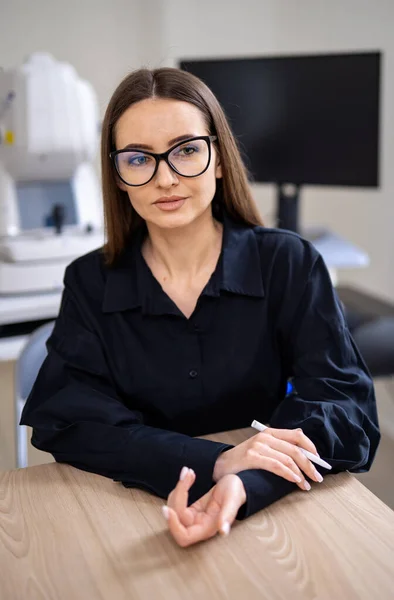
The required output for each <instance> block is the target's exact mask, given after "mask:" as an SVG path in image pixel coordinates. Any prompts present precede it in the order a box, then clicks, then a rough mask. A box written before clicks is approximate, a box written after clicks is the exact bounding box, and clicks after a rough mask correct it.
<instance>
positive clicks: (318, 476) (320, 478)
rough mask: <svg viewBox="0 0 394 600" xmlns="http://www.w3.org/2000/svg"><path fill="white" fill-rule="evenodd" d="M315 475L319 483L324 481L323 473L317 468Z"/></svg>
mask: <svg viewBox="0 0 394 600" xmlns="http://www.w3.org/2000/svg"><path fill="white" fill-rule="evenodd" d="M315 475H316V479H317V481H318V482H319V483H321V482H322V481H323V477H322V475H321V474H320V473H319V471H316V470H315Z"/></svg>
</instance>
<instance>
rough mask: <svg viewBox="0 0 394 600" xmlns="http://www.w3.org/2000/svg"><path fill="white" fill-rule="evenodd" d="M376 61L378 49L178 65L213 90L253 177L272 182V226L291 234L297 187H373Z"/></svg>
mask: <svg viewBox="0 0 394 600" xmlns="http://www.w3.org/2000/svg"><path fill="white" fill-rule="evenodd" d="M380 65H381V53H380V52H357V53H354V52H351V53H346V54H345V53H341V54H319V55H305V56H278V57H256V58H235V59H212V60H211V59H209V60H207V59H204V60H186V59H185V60H181V61H180V64H179V66H180V68H182V69H184V70H186V71H189V72H190V73H193V74H194V75H197V77H199V78H200V79H202V80H203V81H204V82H205V83H206V84H207V85H208V86H209V87H210V88H211V90H212V91H213V92H214V94H215V95H216V97H217V98H218V100H219V102H220V104H221V105H222V107H223V108H224V111H225V113H226V115H227V117H228V119H229V122H230V125H231V128H232V130H233V132H234V134H235V136H236V138H237V140H238V143H239V148H240V150H241V154H242V156H243V159H244V162H245V165H246V167H247V169H248V171H249V174H250V179H251V181H255V182H274V183H276V184H277V185H278V209H277V216H278V222H277V226H279V227H282V228H285V229H292V230H294V231H297V230H298V201H299V189H300V186H302V185H308V184H309V185H329V186H358V187H377V186H378V185H379V103H380ZM287 184H293V185H292V186H289V185H287ZM289 190H290V192H289Z"/></svg>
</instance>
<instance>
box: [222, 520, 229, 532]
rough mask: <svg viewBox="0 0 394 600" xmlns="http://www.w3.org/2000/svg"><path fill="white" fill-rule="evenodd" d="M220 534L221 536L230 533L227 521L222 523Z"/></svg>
mask: <svg viewBox="0 0 394 600" xmlns="http://www.w3.org/2000/svg"><path fill="white" fill-rule="evenodd" d="M220 533H221V534H222V535H228V534H229V533H230V523H229V522H228V521H225V522H224V523H223V525H222V526H221V528H220Z"/></svg>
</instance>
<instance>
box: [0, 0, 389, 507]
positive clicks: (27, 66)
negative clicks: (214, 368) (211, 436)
mask: <svg viewBox="0 0 394 600" xmlns="http://www.w3.org/2000/svg"><path fill="white" fill-rule="evenodd" d="M393 31H394V3H393V2H392V1H391V0H375V1H374V2H372V1H369V0H346V1H343V0H331V1H330V2H328V1H325V0H297V2H294V1H293V0H243V1H242V2H238V1H235V0H234V1H233V0H210V1H208V0H199V2H192V1H189V2H188V1H185V0H183V1H180V0H146V1H145V2H144V3H141V2H137V1H134V0H112V1H111V2H106V1H104V0H79V1H77V0H68V2H67V3H63V2H60V0H35V2H29V1H28V0H13V1H12V2H11V1H5V0H0V335H1V337H0V384H1V389H2V394H1V397H0V402H1V406H0V468H1V469H10V468H14V467H15V466H16V464H17V462H16V461H17V444H16V441H17V440H16V431H17V428H16V425H15V422H16V419H17V411H18V409H16V408H15V395H16V394H17V393H19V391H18V382H16V385H15V377H16V376H17V375H16V371H15V361H16V359H17V358H18V356H19V355H20V353H21V351H22V348H23V347H24V344H25V343H26V340H27V338H28V336H29V334H30V333H31V332H32V331H33V330H34V329H36V328H37V327H38V326H40V325H42V324H43V323H45V322H47V321H51V320H52V319H53V318H54V317H55V316H56V313H57V310H58V306H59V301H60V294H61V280H62V276H63V272H64V267H65V265H66V264H68V263H69V262H70V261H71V260H72V259H73V257H74V255H78V254H83V253H85V252H88V251H89V250H90V249H93V248H95V247H97V246H99V245H100V244H101V243H102V239H103V238H102V235H103V234H102V219H101V199H100V188H99V182H100V168H99V159H98V144H99V131H100V122H101V119H102V117H103V115H104V112H105V108H106V105H107V103H108V101H109V99H110V96H111V94H112V92H113V91H114V89H115V87H116V86H117V85H118V83H119V82H120V80H121V79H122V77H124V76H125V75H126V74H127V73H128V72H130V71H131V70H133V69H136V68H139V67H141V66H147V67H151V68H155V67H161V66H182V67H183V68H186V69H187V70H189V71H191V72H194V73H196V74H197V75H199V76H201V78H203V79H204V80H206V81H207V83H208V84H209V85H210V87H211V88H212V89H213V91H214V92H215V93H216V94H217V95H218V97H219V100H220V101H221V102H222V104H223V105H224V107H225V110H226V112H227V114H228V115H229V117H230V121H231V125H232V127H233V128H234V131H235V133H236V134H237V138H238V140H239V143H240V147H241V149H242V151H243V152H244V155H245V160H246V161H247V162H248V159H249V161H251V159H252V158H253V157H255V158H256V157H260V159H261V160H260V163H259V164H264V163H267V164H268V161H264V157H265V156H272V149H273V148H275V149H276V156H277V161H276V163H275V164H271V170H269V169H268V170H264V168H262V169H261V170H259V169H256V165H253V164H252V162H249V163H248V166H249V168H250V170H251V174H252V176H253V178H252V180H251V185H252V189H253V194H254V197H255V198H256V201H257V203H258V206H259V208H260V211H261V214H262V216H263V218H264V220H265V223H266V224H267V225H268V226H276V225H278V207H281V211H282V212H281V213H280V215H279V216H280V217H281V218H282V219H283V221H281V222H280V223H279V224H281V226H286V227H287V226H288V227H289V228H297V230H298V231H299V232H300V233H301V234H302V235H305V236H306V237H309V238H310V239H311V240H312V241H313V242H314V243H315V244H316V247H317V248H318V249H319V250H320V251H321V252H322V254H323V257H324V258H325V260H326V262H327V264H328V266H329V268H330V272H331V274H332V277H333V282H334V283H335V285H336V286H337V290H338V294H339V297H340V298H341V300H342V301H343V303H344V307H345V311H346V314H347V316H348V319H349V325H350V326H351V329H352V332H353V335H354V338H355V340H356V342H357V344H358V345H359V348H360V350H361V353H362V354H363V356H364V358H365V360H366V362H367V364H368V366H369V368H370V370H371V372H372V374H373V376H374V380H375V385H376V392H377V399H378V410H379V417H380V423H381V428H382V434H383V435H382V443H381V446H380V448H379V451H378V456H377V459H376V461H375V464H374V466H373V468H372V470H371V472H370V473H368V474H365V475H361V476H359V477H360V479H361V480H362V481H363V483H365V485H367V486H368V487H369V488H370V489H371V490H372V491H373V492H374V493H375V494H376V495H378V496H379V497H380V498H381V499H382V500H383V501H384V502H386V503H387V504H389V505H390V506H391V507H392V508H394V483H392V482H393V481H394V477H393V463H392V458H393V457H394V384H393V380H392V374H393V372H394V325H393V323H394V269H393V265H392V263H393V259H394V236H393V234H392V230H393V223H394V169H393V164H394V36H393ZM333 55H334V56H335V57H336V59H335V60H336V62H335V63H333V62H332V59H333ZM308 57H309V59H307V60H305V58H308ZM357 57H358V60H356V58H357ZM268 59H271V60H270V61H269V60H268ZM285 59H286V60H285ZM291 59H293V60H291ZM317 59H318V60H319V62H318V63H317V62H316V60H317ZM239 61H243V62H242V63H240V62H239ZM267 61H268V62H267ZM338 61H339V62H338ZM289 81H290V82H292V86H291V85H290V87H289V86H287V84H288V82H289ZM349 82H350V83H349ZM268 89H269V90H270V91H269V94H268V93H267V90H268ZM240 90H241V91H242V92H243V93H240ZM289 100H290V101H289ZM341 100H342V102H341ZM308 102H309V104H308V106H309V107H313V110H311V108H310V109H309V110H305V106H306V104H305V103H308ZM259 106H260V108H261V110H260V111H259ZM243 107H244V108H245V110H244V111H243V110H242V108H243ZM246 113H247V114H248V115H249V116H250V118H249V120H248V119H245V114H246ZM311 113H313V120H312V121H310V119H309V120H308V115H309V116H310V115H311ZM261 115H263V116H266V115H269V118H267V117H266V118H265V119H264V118H262V119H259V117H261ZM253 119H256V121H255V122H256V127H255V126H254V124H253ZM271 119H272V120H271ZM275 119H276V120H277V121H278V122H279V123H280V124H281V126H280V127H278V128H276V129H275V127H272V126H271V125H272V122H274V121H275ZM290 132H291V139H292V146H291V148H292V151H294V155H291V156H290V157H289V158H288V161H287V165H288V167H289V168H288V171H287V172H286V169H285V170H282V171H281V166H283V163H282V162H281V156H282V154H281V152H284V150H283V144H284V143H285V141H286V139H287V135H288V134H289V136H290ZM268 138H269V140H270V142H271V143H272V145H271V146H269V145H268V146H267V145H264V143H265V142H266V140H267V139H268ZM297 140H299V141H300V145H299V148H300V151H299V152H298V154H297ZM306 140H307V141H308V143H306V142H305V141H306ZM352 140H353V144H354V145H353V147H352ZM354 140H356V141H357V143H354ZM304 142H305V143H304ZM313 149H315V152H313ZM319 152H320V155H321V156H322V157H323V158H324V166H327V165H329V166H327V169H325V168H323V169H322V168H321V166H320V167H319V164H318V160H317V162H316V164H315V163H313V164H312V163H311V161H312V158H313V157H314V155H316V156H319ZM251 155H252V156H251ZM330 156H331V158H333V160H332V161H331V162H330ZM296 159H297V161H298V162H297V161H296ZM295 162H297V165H298V167H297V169H295V170H294V169H293V170H291V166H292V165H293V166H294V164H295ZM256 164H257V163H256ZM317 173H318V175H317ZM283 184H286V185H283ZM287 184H290V185H287ZM294 184H296V185H294ZM296 217H297V218H296ZM29 437H30V433H29ZM48 460H51V459H50V457H48V456H47V455H46V454H43V453H40V452H38V451H34V449H32V448H29V449H28V464H29V465H31V464H38V463H41V462H46V461H48Z"/></svg>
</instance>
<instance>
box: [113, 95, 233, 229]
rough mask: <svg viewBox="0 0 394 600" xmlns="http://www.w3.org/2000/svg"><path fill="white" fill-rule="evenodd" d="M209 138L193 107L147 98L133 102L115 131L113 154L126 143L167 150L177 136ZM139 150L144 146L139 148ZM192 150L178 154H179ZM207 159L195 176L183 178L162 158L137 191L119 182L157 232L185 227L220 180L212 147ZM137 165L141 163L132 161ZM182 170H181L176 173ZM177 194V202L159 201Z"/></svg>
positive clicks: (208, 201)
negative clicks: (209, 158)
mask: <svg viewBox="0 0 394 600" xmlns="http://www.w3.org/2000/svg"><path fill="white" fill-rule="evenodd" d="M186 135H187V137H188V138H189V137H195V136H199V135H209V131H207V128H206V125H205V122H204V118H203V115H202V113H201V112H200V111H199V109H198V108H197V107H196V106H194V105H193V104H189V103H188V102H182V101H179V100H171V99H163V98H149V99H147V100H142V101H141V102H138V103H136V104H133V105H132V106H131V107H130V108H128V109H127V110H126V111H125V112H124V113H123V115H122V116H121V117H120V118H119V120H118V122H117V124H116V128H115V141H116V148H117V150H121V149H123V148H125V147H126V146H130V145H133V146H134V145H138V146H140V145H143V146H144V148H143V149H145V150H147V151H150V152H157V153H161V152H165V151H166V150H168V149H169V148H172V147H173V146H174V145H175V144H176V143H177V142H176V141H175V142H174V141H172V140H174V139H175V138H178V137H179V136H186ZM141 149H142V148H141ZM190 151H191V152H193V150H190V149H189V150H182V151H181V152H180V153H179V154H178V155H177V156H179V157H183V158H179V160H181V161H182V160H186V158H185V157H184V154H185V153H187V152H190ZM211 151H212V154H211V161H210V164H209V167H208V169H207V170H206V171H205V173H203V174H202V175H198V176H197V177H182V176H181V175H178V174H177V173H175V171H173V170H172V169H170V167H169V166H168V165H167V164H166V163H165V162H164V161H163V160H162V161H160V164H159V168H158V170H157V172H156V175H155V176H154V178H153V179H152V180H151V181H149V182H148V183H146V184H145V185H141V186H140V187H131V186H128V185H125V184H124V183H123V182H121V181H120V183H119V186H120V187H121V189H122V190H124V191H126V192H127V194H128V196H129V199H130V202H131V204H132V206H133V208H134V209H135V210H136V212H137V213H138V214H139V215H140V216H141V217H142V218H143V219H144V220H145V221H146V222H147V224H148V225H154V226H158V227H160V228H174V227H183V226H185V225H188V224H190V223H191V222H192V221H194V220H195V219H197V218H198V217H199V216H201V215H202V214H203V213H205V212H206V211H207V210H208V209H209V210H211V202H212V199H213V197H214V194H215V190H216V178H219V177H222V171H221V166H220V164H219V157H218V154H217V152H216V150H215V148H214V146H213V145H212V144H211ZM136 162H137V166H138V168H140V167H139V163H141V162H144V159H143V158H141V157H139V158H138V157H137V158H136ZM179 170H180V169H179ZM171 196H177V197H180V198H182V200H180V201H174V202H172V203H169V202H167V203H165V202H158V200H159V199H160V198H168V197H171Z"/></svg>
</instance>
